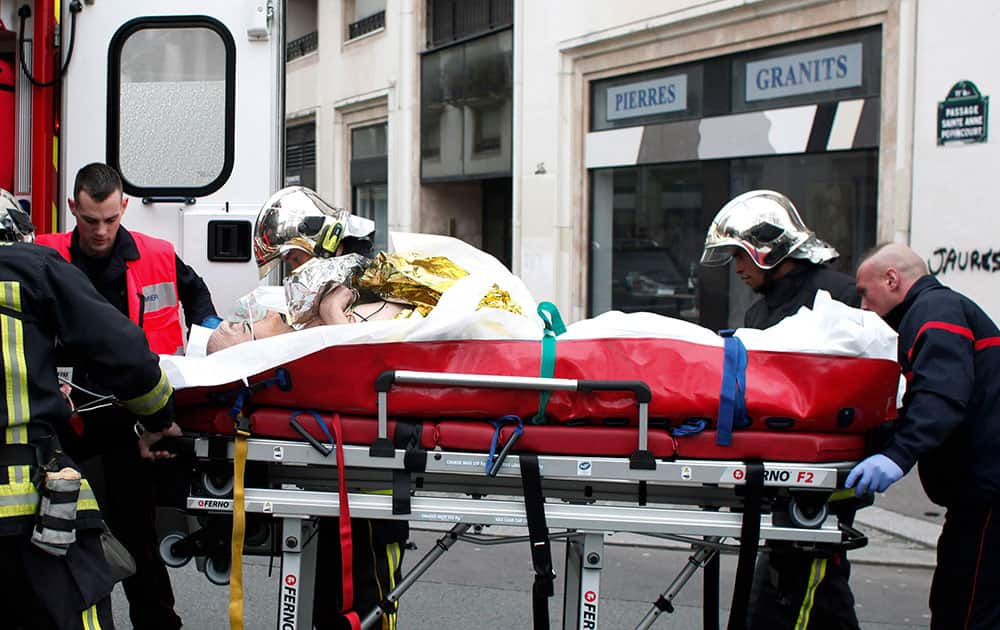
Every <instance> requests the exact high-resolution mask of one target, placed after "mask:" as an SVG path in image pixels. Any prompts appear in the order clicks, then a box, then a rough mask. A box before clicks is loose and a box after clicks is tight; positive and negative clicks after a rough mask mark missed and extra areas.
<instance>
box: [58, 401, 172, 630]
mask: <svg viewBox="0 0 1000 630" xmlns="http://www.w3.org/2000/svg"><path fill="white" fill-rule="evenodd" d="M134 424H135V418H134V417H133V416H131V415H130V414H128V413H125V412H124V411H122V410H116V411H115V412H113V413H104V414H101V415H100V416H99V417H92V418H87V420H86V429H85V432H84V437H83V439H82V440H80V441H79V442H76V441H74V440H67V439H65V438H64V439H63V444H64V446H65V447H66V449H67V451H68V452H70V454H71V455H74V457H75V458H76V459H78V460H80V459H83V458H82V457H80V456H79V455H78V454H77V453H76V452H74V451H75V450H76V449H77V448H79V449H81V452H82V453H84V454H86V455H88V456H93V455H95V454H98V455H100V460H99V463H100V465H101V466H102V471H103V477H104V492H102V493H100V494H99V495H98V500H99V501H98V502H99V504H100V506H101V512H102V514H103V515H104V521H105V522H106V523H107V525H108V527H109V528H110V529H111V532H112V533H113V534H114V535H115V537H116V538H117V539H118V540H119V541H120V542H121V543H122V545H124V546H125V548H126V549H127V550H128V552H129V553H130V554H132V557H133V558H134V559H135V567H136V571H135V574H134V575H132V576H131V577H128V578H126V579H124V580H122V587H123V588H124V590H125V596H126V597H127V598H128V603H129V618H130V619H131V621H132V625H133V626H134V627H135V628H136V629H137V630H177V628H180V627H181V625H182V624H181V619H180V617H178V616H177V613H175V612H174V594H173V589H172V588H171V584H170V576H169V574H168V573H167V567H166V565H164V564H163V559H162V558H160V553H159V541H158V540H157V534H156V492H155V470H154V466H155V464H154V463H153V462H150V461H147V460H144V459H142V457H140V456H139V446H138V441H137V439H136V437H135V432H134V431H133V425H134ZM74 442H76V443H74ZM92 463H93V462H88V463H87V465H86V467H87V468H89V467H90V466H91V464H92ZM93 476H94V477H97V476H98V475H96V474H95V475H93ZM96 489H98V490H99V489H100V488H99V487H98V488H96Z"/></svg>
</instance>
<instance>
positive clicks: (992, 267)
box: [927, 247, 1000, 276]
mask: <svg viewBox="0 0 1000 630" xmlns="http://www.w3.org/2000/svg"><path fill="white" fill-rule="evenodd" d="M927 267H928V269H929V270H930V272H931V273H932V274H934V275H935V276H937V275H944V274H946V273H948V272H949V271H952V272H954V271H985V272H987V273H997V272H998V271H1000V248H998V249H992V248H991V249H985V250H982V249H966V250H959V249H955V248H954V247H939V248H937V249H935V250H934V253H933V254H931V257H930V258H929V259H928V260H927Z"/></svg>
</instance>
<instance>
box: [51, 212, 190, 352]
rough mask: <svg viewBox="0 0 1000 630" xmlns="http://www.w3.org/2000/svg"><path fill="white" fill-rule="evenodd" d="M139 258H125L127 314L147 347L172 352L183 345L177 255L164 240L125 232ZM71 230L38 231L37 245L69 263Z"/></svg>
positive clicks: (180, 348) (157, 350)
mask: <svg viewBox="0 0 1000 630" xmlns="http://www.w3.org/2000/svg"><path fill="white" fill-rule="evenodd" d="M129 234H130V235H131V236H132V238H133V240H135V246H136V248H137V249H138V250H139V258H138V259H136V260H127V261H125V263H126V268H127V271H126V272H125V282H126V287H125V288H126V293H127V295H128V316H129V319H131V320H132V321H133V322H135V323H136V324H138V325H140V326H141V327H142V330H143V331H144V332H145V333H146V339H147V340H148V341H149V348H150V350H152V351H153V352H156V353H157V354H175V353H177V352H179V351H180V350H182V349H183V347H184V329H183V328H182V327H181V319H180V300H179V299H178V294H177V258H176V254H175V253H174V246H173V245H171V244H170V242H168V241H164V240H162V239H158V238H154V237H152V236H147V235H145V234H140V233H139V232H132V231H129ZM72 236H73V233H72V232H62V233H59V234H40V235H38V236H37V237H36V238H35V242H36V243H38V244H39V245H45V246H47V247H51V248H52V249H55V250H56V251H58V252H59V253H60V254H62V257H63V258H65V259H66V260H68V261H70V262H72V260H71V257H70V242H71V241H72Z"/></svg>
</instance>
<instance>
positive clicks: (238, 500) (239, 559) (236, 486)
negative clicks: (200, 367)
mask: <svg viewBox="0 0 1000 630" xmlns="http://www.w3.org/2000/svg"><path fill="white" fill-rule="evenodd" d="M233 447H234V449H233V450H234V453H233V543H232V547H231V549H230V556H231V559H230V564H229V627H230V628H232V630H243V537H244V534H245V533H246V505H245V504H244V502H243V472H244V469H245V468H246V463H247V440H246V437H245V436H243V435H241V434H237V435H236V437H235V438H234V443H233Z"/></svg>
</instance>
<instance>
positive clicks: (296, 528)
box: [276, 517, 317, 630]
mask: <svg viewBox="0 0 1000 630" xmlns="http://www.w3.org/2000/svg"><path fill="white" fill-rule="evenodd" d="M281 520H282V528H281V531H282V534H281V538H282V540H281V581H280V582H279V583H278V621H277V625H276V627H277V628H278V630H292V629H301V630H309V629H311V628H312V627H313V625H312V610H313V589H314V583H315V576H316V542H315V540H316V539H315V534H316V528H317V523H316V521H315V520H313V519H302V518H296V517H285V518H282V519H281Z"/></svg>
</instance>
